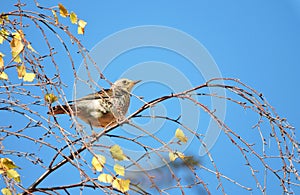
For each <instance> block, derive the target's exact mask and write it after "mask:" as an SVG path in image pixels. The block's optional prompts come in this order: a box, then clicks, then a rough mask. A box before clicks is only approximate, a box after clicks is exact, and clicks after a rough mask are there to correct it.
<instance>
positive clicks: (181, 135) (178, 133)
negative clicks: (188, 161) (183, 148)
mask: <svg viewBox="0 0 300 195" xmlns="http://www.w3.org/2000/svg"><path fill="white" fill-rule="evenodd" d="M175 136H176V137H177V138H178V139H179V140H180V141H182V142H183V143H186V142H187V141H188V138H187V137H186V136H185V135H184V133H183V131H182V130H181V129H179V128H178V129H177V130H176V132H175Z"/></svg>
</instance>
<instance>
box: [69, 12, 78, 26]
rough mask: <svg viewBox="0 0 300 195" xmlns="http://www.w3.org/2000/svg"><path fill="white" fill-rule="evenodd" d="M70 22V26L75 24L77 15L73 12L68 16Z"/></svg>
mask: <svg viewBox="0 0 300 195" xmlns="http://www.w3.org/2000/svg"><path fill="white" fill-rule="evenodd" d="M70 21H71V23H72V24H77V15H76V14H75V13H74V12H71V14H70Z"/></svg>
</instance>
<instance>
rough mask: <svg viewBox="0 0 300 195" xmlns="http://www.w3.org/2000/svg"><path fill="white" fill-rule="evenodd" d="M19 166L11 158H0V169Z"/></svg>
mask: <svg viewBox="0 0 300 195" xmlns="http://www.w3.org/2000/svg"><path fill="white" fill-rule="evenodd" d="M14 168H19V167H18V166H17V165H15V163H14V162H13V161H12V160H11V159H9V158H1V159H0V169H3V170H9V169H14Z"/></svg>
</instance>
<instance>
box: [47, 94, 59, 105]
mask: <svg viewBox="0 0 300 195" xmlns="http://www.w3.org/2000/svg"><path fill="white" fill-rule="evenodd" d="M44 100H45V101H46V102H48V103H50V104H52V103H53V102H56V101H57V100H58V97H56V96H55V95H54V94H52V93H47V94H46V95H45V96H44Z"/></svg>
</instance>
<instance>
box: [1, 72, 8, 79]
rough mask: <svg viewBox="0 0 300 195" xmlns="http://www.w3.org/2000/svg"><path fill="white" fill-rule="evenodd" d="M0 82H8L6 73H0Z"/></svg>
mask: <svg viewBox="0 0 300 195" xmlns="http://www.w3.org/2000/svg"><path fill="white" fill-rule="evenodd" d="M0 80H8V75H7V74H6V73H5V72H1V73H0Z"/></svg>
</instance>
